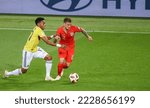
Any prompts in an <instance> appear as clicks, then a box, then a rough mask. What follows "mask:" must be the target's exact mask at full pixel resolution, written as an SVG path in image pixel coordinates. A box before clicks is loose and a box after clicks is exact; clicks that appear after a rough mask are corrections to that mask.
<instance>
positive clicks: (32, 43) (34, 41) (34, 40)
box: [24, 26, 46, 52]
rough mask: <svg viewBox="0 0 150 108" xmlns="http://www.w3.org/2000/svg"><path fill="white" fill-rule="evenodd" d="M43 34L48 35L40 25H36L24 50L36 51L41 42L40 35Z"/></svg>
mask: <svg viewBox="0 0 150 108" xmlns="http://www.w3.org/2000/svg"><path fill="white" fill-rule="evenodd" d="M43 36H46V35H45V33H44V31H43V30H42V29H41V28H40V27H38V26H36V27H35V28H34V29H33V31H32V32H31V34H30V36H29V38H28V40H27V42H26V44H25V46H24V50H26V51H30V52H36V51H37V46H38V44H39V42H40V37H43Z"/></svg>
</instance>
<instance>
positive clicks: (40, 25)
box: [39, 20, 46, 30]
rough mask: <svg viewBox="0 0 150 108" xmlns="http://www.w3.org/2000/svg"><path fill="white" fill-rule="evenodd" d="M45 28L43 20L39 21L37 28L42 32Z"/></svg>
mask: <svg viewBox="0 0 150 108" xmlns="http://www.w3.org/2000/svg"><path fill="white" fill-rule="evenodd" d="M45 26H46V23H45V21H44V20H43V21H41V22H40V23H39V27H40V28H41V29H42V30H44V29H45Z"/></svg>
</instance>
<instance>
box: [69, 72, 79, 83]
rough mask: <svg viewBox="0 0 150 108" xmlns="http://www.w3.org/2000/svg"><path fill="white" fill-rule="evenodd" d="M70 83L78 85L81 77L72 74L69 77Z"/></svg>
mask: <svg viewBox="0 0 150 108" xmlns="http://www.w3.org/2000/svg"><path fill="white" fill-rule="evenodd" d="M69 79H70V82H72V83H76V82H78V80H79V75H78V74H77V73H71V74H70V75H69Z"/></svg>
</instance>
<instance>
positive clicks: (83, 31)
mask: <svg viewBox="0 0 150 108" xmlns="http://www.w3.org/2000/svg"><path fill="white" fill-rule="evenodd" d="M81 29H82V33H83V34H84V36H86V37H87V39H88V40H89V41H92V40H93V38H92V37H91V36H90V35H89V34H88V33H87V31H86V30H84V29H83V28H81Z"/></svg>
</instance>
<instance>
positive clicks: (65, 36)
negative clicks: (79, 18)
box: [57, 26, 82, 47]
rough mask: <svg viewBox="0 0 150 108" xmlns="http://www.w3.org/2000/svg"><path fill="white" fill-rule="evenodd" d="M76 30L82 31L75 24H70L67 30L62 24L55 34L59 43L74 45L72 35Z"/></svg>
mask: <svg viewBox="0 0 150 108" xmlns="http://www.w3.org/2000/svg"><path fill="white" fill-rule="evenodd" d="M76 32H82V29H81V28H80V27H77V26H71V27H70V29H69V30H65V29H64V26H61V27H60V28H58V29H57V35H58V36H60V42H59V43H60V44H64V45H66V46H68V47H74V46H75V41H74V36H75V33H76Z"/></svg>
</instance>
